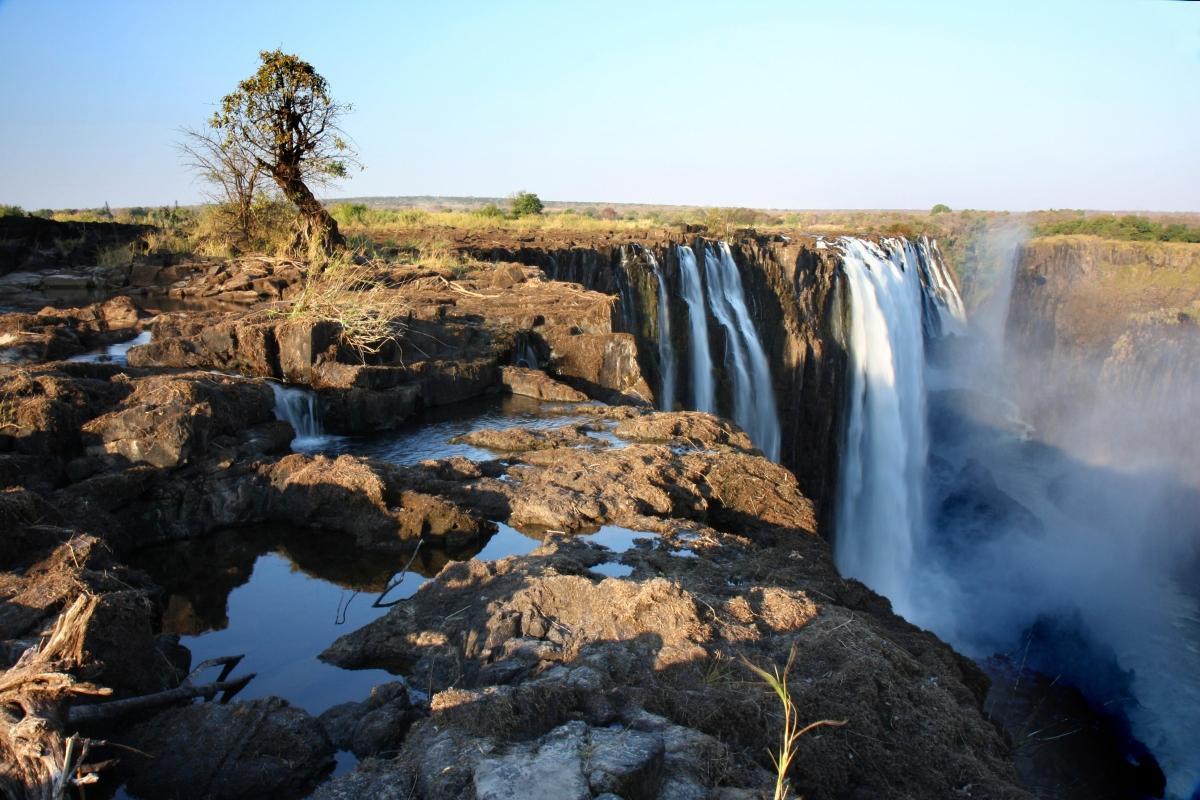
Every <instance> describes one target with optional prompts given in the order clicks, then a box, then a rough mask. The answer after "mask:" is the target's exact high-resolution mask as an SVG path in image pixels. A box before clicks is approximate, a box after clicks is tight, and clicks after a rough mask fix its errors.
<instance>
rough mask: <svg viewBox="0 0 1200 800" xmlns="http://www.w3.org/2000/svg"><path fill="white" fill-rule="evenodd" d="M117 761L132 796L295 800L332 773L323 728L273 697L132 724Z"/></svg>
mask: <svg viewBox="0 0 1200 800" xmlns="http://www.w3.org/2000/svg"><path fill="white" fill-rule="evenodd" d="M124 743H125V744H128V745H129V746H130V747H134V748H136V749H137V750H140V751H142V752H144V753H146V754H147V755H148V756H149V757H148V758H147V757H144V756H140V755H138V754H136V753H134V754H132V755H129V756H127V757H124V758H123V759H122V762H123V763H122V766H123V769H125V770H127V771H128V786H129V789H130V791H131V792H133V793H134V794H137V795H141V796H145V797H164V796H169V797H175V798H180V800H186V798H213V800H216V799H217V798H243V797H263V798H280V799H281V800H282V799H283V798H294V797H302V796H304V795H306V794H307V793H308V792H309V791H311V790H312V788H313V787H314V786H315V785H316V783H317V781H318V780H320V778H321V777H322V776H324V775H325V774H326V773H327V772H328V771H329V770H331V769H332V768H333V765H334V758H333V752H334V748H333V744H332V743H330V741H329V739H328V737H326V735H325V732H324V731H323V730H322V729H321V725H320V724H319V723H318V722H317V721H316V720H315V719H313V718H312V717H310V716H309V715H308V714H306V713H305V712H304V711H302V710H301V709H299V708H295V707H293V706H291V705H289V704H288V703H287V702H286V701H284V700H281V699H279V698H277V697H267V698H264V699H261V700H249V701H245V702H235V703H231V704H229V705H221V704H218V703H204V704H200V705H189V706H183V707H180V708H173V709H169V710H167V711H164V712H162V713H160V714H157V715H155V716H154V717H153V718H151V719H150V720H148V721H146V722H143V723H139V724H137V725H134V726H133V727H132V728H131V729H130V730H129V731H128V732H127V734H126V737H125V739H124Z"/></svg>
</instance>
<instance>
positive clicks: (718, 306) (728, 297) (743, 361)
mask: <svg viewBox="0 0 1200 800" xmlns="http://www.w3.org/2000/svg"><path fill="white" fill-rule="evenodd" d="M704 275H705V278H706V280H707V282H708V300H709V306H710V307H711V308H712V312H713V316H715V317H716V318H717V321H718V322H720V323H721V326H722V327H723V328H724V329H725V334H726V336H725V341H726V342H727V345H728V346H727V349H726V351H725V367H726V371H727V374H728V375H729V378H730V383H731V384H732V386H733V421H734V422H736V423H737V424H738V425H739V426H741V428H742V429H743V430H744V431H746V433H747V434H749V436H750V440H751V441H752V442H754V444H755V446H757V447H758V448H759V449H760V450H762V451H763V453H764V454H765V455H766V456H767V458H769V459H771V460H772V461H777V460H779V445H780V434H779V414H778V413H777V412H776V409H775V390H774V386H773V383H772V381H771V371H770V367H769V366H768V365H767V356H766V353H765V352H764V351H763V347H762V343H761V342H760V341H759V339H758V332H757V331H756V330H755V328H754V320H753V319H752V318H751V317H750V311H749V309H748V308H747V307H746V297H745V292H744V291H743V290H742V277H741V274H740V273H739V272H738V268H737V263H736V262H734V260H733V253H731V252H730V250H729V245H727V244H726V243H724V242H721V244H720V245H719V246H718V247H713V246H712V245H709V246H707V247H705V248H704Z"/></svg>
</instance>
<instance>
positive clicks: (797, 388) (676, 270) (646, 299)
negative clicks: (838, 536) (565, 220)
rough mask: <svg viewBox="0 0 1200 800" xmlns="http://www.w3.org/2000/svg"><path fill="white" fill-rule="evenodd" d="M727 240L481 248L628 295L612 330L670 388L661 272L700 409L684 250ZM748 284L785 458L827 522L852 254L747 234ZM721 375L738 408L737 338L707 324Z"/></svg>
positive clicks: (481, 253)
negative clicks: (844, 274)
mask: <svg viewBox="0 0 1200 800" xmlns="http://www.w3.org/2000/svg"><path fill="white" fill-rule="evenodd" d="M715 244H716V241H715V240H713V239H708V238H705V237H703V236H700V235H696V234H685V233H680V234H678V235H674V236H669V235H662V234H660V235H656V236H651V237H648V238H646V239H643V240H641V241H638V242H636V243H631V242H628V241H624V242H622V241H617V240H612V239H603V238H601V239H599V240H594V241H588V242H584V243H578V242H563V241H561V240H553V239H547V240H538V239H536V238H535V239H531V240H530V241H528V242H522V243H521V246H518V247H512V246H493V247H479V248H474V249H473V251H472V254H473V255H475V256H476V257H479V258H483V259H488V260H500V261H516V262H519V263H523V264H527V265H530V266H536V267H539V268H540V269H542V270H543V272H545V273H546V275H547V277H549V278H551V279H554V280H561V281H570V282H574V283H579V284H582V285H583V286H584V287H586V288H588V289H593V290H596V291H601V292H605V293H608V294H612V295H615V296H617V297H618V298H619V299H618V301H617V302H616V303H614V305H613V309H612V316H613V320H612V322H613V329H614V330H617V331H624V332H628V333H632V334H633V335H634V336H635V337H636V339H637V342H638V354H639V360H640V362H641V370H642V373H643V374H644V375H645V376H646V378H647V380H648V381H649V382H650V384H651V385H652V386H654V387H656V389H657V388H658V387H661V386H662V374H663V373H662V368H663V365H662V364H661V363H660V358H659V355H658V354H659V346H658V345H659V340H658V336H659V329H658V326H659V324H660V322H659V319H658V292H659V288H658V287H659V282H658V278H657V277H656V275H655V272H654V270H655V269H658V270H660V271H661V275H662V278H663V284H664V285H665V286H666V288H667V294H668V302H667V304H666V308H667V311H668V314H669V316H670V319H671V326H670V333H671V343H672V350H673V352H674V354H675V362H676V364H677V365H678V369H677V373H676V375H677V381H676V384H675V392H674V393H675V396H676V398H678V400H679V401H680V402H679V404H680V405H683V406H685V407H690V405H689V401H688V398H690V397H691V393H692V386H691V378H690V375H689V372H688V370H687V369H686V367H685V365H686V363H687V360H688V353H689V331H688V325H687V324H686V320H687V319H688V312H687V306H686V303H685V301H684V292H683V287H682V285H681V274H680V259H679V252H680V251H679V248H680V247H691V248H692V250H693V251H694V252H695V253H696V254H702V253H703V252H704V249H705V247H706V246H714V245H715ZM729 246H730V251H731V253H732V255H733V259H734V261H735V262H736V264H737V267H738V271H739V273H740V276H741V281H742V286H743V288H744V291H745V300H746V305H747V308H748V310H749V313H750V315H751V317H752V318H753V322H754V326H755V328H756V329H757V332H758V336H759V339H760V341H761V343H762V345H763V348H764V350H765V353H766V357H767V360H768V362H769V364H770V368H771V378H772V384H773V385H772V387H771V390H772V391H773V392H774V396H775V400H776V407H777V408H778V413H779V423H780V433H781V441H782V449H781V453H780V461H781V462H782V463H783V464H784V465H785V466H787V467H788V468H789V469H791V470H792V471H793V472H794V473H795V475H796V477H797V478H798V479H799V481H800V485H801V487H802V489H803V491H804V493H805V494H806V495H808V496H809V497H812V498H813V499H814V500H815V501H816V503H817V506H818V509H819V513H820V516H821V519H822V522H823V523H824V522H826V521H828V513H829V511H830V509H831V508H832V505H833V503H832V501H833V493H834V490H835V486H836V482H837V481H836V477H837V474H838V446H839V442H840V438H841V431H842V411H843V408H844V405H845V404H844V402H843V400H844V392H845V374H846V368H845V365H846V361H845V352H844V350H843V348H842V345H841V344H840V343H839V340H840V329H841V320H842V310H841V308H842V301H841V299H840V297H839V292H838V286H839V281H838V274H839V267H840V263H841V258H840V256H839V255H838V253H837V252H836V251H835V250H833V249H829V248H827V247H826V246H825V245H824V244H823V243H821V242H820V241H819V240H817V239H814V238H811V237H797V238H789V237H783V236H778V235H775V236H767V235H753V234H750V235H742V236H739V237H736V238H733V239H731V240H730V241H729ZM706 327H707V331H708V337H709V344H710V349H711V352H712V360H713V365H714V368H715V374H716V381H717V386H716V395H717V407H718V409H719V410H720V411H721V412H722V413H723V414H725V415H730V411H729V409H730V407H731V403H732V400H731V396H730V395H731V391H732V390H731V385H730V383H731V381H730V375H729V374H728V370H727V369H725V368H724V364H725V353H726V350H727V336H726V333H725V332H724V331H723V330H722V328H721V326H720V325H719V324H717V322H716V321H715V320H714V319H712V318H711V314H710V318H709V319H708V320H707V326H706Z"/></svg>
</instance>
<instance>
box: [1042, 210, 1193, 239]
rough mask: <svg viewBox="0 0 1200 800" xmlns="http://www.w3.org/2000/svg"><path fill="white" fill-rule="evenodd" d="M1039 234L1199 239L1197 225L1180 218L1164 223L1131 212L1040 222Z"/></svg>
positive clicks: (1114, 237)
mask: <svg viewBox="0 0 1200 800" xmlns="http://www.w3.org/2000/svg"><path fill="white" fill-rule="evenodd" d="M1034 232H1035V233H1036V234H1037V235H1038V236H1064V235H1071V234H1086V235H1088V236H1101V237H1104V238H1105V239H1125V240H1128V241H1134V242H1200V227H1198V226H1194V225H1185V224H1183V223H1181V222H1172V223H1168V224H1164V223H1162V222H1155V221H1154V220H1152V219H1147V218H1146V217H1138V216H1134V215H1132V214H1130V215H1126V216H1123V217H1082V218H1079V219H1069V220H1061V221H1058V222H1043V223H1040V224H1038V225H1037V226H1036V227H1035V228H1034Z"/></svg>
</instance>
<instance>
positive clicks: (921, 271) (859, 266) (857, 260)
mask: <svg viewBox="0 0 1200 800" xmlns="http://www.w3.org/2000/svg"><path fill="white" fill-rule="evenodd" d="M839 246H840V248H841V250H842V257H843V262H842V263H843V270H844V273H845V277H846V283H847V286H848V288H849V291H848V293H847V300H848V305H849V308H848V319H847V320H846V334H845V338H846V347H847V351H848V357H849V418H848V421H847V425H846V438H845V447H844V448H843V451H842V479H841V481H840V485H839V498H838V506H837V517H838V526H837V542H836V547H835V553H834V555H835V559H836V561H837V565H838V568H839V570H841V572H842V574H844V575H848V576H851V577H854V578H858V579H859V580H861V581H863V582H864V583H866V584H867V585H868V586H870V587H871V588H872V589H874V590H876V591H877V592H879V593H880V594H883V595H886V596H887V597H888V598H890V599H891V600H892V603H893V605H894V606H895V608H896V611H897V613H899V614H901V615H905V614H908V613H910V611H911V605H910V598H911V595H910V590H911V570H912V565H913V554H914V552H915V550H916V549H917V547H918V546H919V544H920V542H921V540H922V539H923V537H924V532H925V525H924V504H923V484H924V477H925V465H926V460H927V456H928V450H929V437H928V431H927V429H926V428H927V425H926V404H925V336H926V332H927V331H928V332H929V333H931V334H935V333H936V332H938V331H942V330H945V329H946V328H949V327H951V323H953V322H954V321H955V320H956V319H958V316H957V315H958V313H959V311H960V310H961V308H962V301H961V299H959V297H958V292H957V290H955V289H954V284H953V282H951V281H950V280H949V278H948V276H947V275H945V273H944V267H943V266H942V265H941V263H940V259H934V258H931V257H930V255H931V252H930V251H929V250H928V245H927V244H924V245H923V246H922V247H914V246H913V245H912V244H911V243H909V242H907V241H905V240H899V239H885V240H884V241H883V242H882V243H880V244H875V243H874V242H869V241H864V240H861V239H852V238H842V239H840V240H839ZM930 295H933V297H932V298H931V297H930ZM943 312H944V313H943ZM931 316H934V317H935V318H936V319H935V322H934V324H931V323H930V319H929V318H930V317H931Z"/></svg>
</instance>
